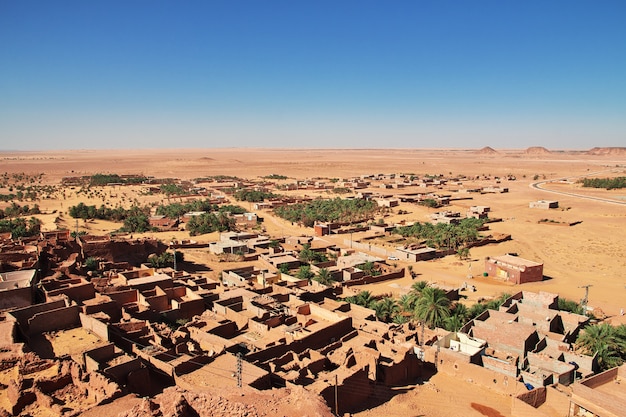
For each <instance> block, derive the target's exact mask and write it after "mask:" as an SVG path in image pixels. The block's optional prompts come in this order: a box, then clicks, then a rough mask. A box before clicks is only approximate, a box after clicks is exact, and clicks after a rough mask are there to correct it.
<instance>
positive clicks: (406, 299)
mask: <svg viewBox="0 0 626 417" xmlns="http://www.w3.org/2000/svg"><path fill="white" fill-rule="evenodd" d="M418 299H419V296H418V295H417V294H416V293H414V292H410V293H408V294H403V295H402V296H400V299H399V300H398V304H400V308H402V310H403V311H406V312H410V313H413V311H414V310H415V303H417V300H418Z"/></svg>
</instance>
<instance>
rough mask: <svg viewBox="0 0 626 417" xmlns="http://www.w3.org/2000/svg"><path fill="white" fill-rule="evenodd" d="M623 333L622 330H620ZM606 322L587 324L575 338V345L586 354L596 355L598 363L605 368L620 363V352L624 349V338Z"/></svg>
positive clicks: (621, 361)
mask: <svg viewBox="0 0 626 417" xmlns="http://www.w3.org/2000/svg"><path fill="white" fill-rule="evenodd" d="M622 333H623V332H622ZM620 336H621V335H620V331H619V330H618V329H617V328H615V327H613V326H611V325H610V324H608V323H603V324H597V325H591V326H587V327H586V328H585V329H584V330H583V331H582V332H581V333H580V334H579V335H578V339H576V345H577V346H578V347H579V348H581V349H582V350H583V351H584V352H585V353H587V354H588V355H593V354H596V355H597V359H598V365H599V366H600V368H601V369H603V370H606V369H609V368H613V367H615V366H619V365H621V364H622V363H623V362H624V360H623V359H622V357H621V356H620V352H624V351H626V339H624V338H622V337H620Z"/></svg>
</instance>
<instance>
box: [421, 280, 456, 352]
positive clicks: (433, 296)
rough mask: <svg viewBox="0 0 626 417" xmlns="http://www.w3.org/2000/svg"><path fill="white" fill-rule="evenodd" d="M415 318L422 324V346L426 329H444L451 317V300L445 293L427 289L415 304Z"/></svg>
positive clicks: (432, 288)
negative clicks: (447, 319) (444, 324)
mask: <svg viewBox="0 0 626 417" xmlns="http://www.w3.org/2000/svg"><path fill="white" fill-rule="evenodd" d="M415 316H416V317H417V319H419V320H420V321H421V323H422V337H421V341H420V342H421V344H422V345H423V343H424V328H425V326H428V327H429V328H434V327H442V326H443V322H444V320H445V319H446V318H448V317H450V300H449V299H448V297H447V296H446V293H445V291H443V290H441V289H439V288H434V287H426V288H424V290H423V291H422V295H421V297H420V298H419V300H417V303H416V304H415Z"/></svg>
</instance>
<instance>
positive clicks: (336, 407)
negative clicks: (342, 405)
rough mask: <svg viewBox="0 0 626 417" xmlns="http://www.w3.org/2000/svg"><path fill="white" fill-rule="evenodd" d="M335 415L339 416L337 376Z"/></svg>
mask: <svg viewBox="0 0 626 417" xmlns="http://www.w3.org/2000/svg"><path fill="white" fill-rule="evenodd" d="M335 415H336V416H338V415H339V396H338V395H337V374H335Z"/></svg>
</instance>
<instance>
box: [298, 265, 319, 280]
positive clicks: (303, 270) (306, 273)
mask: <svg viewBox="0 0 626 417" xmlns="http://www.w3.org/2000/svg"><path fill="white" fill-rule="evenodd" d="M314 276H315V274H314V273H313V272H311V267H310V266H309V265H302V266H300V269H298V273H297V274H296V277H298V278H300V279H308V280H310V279H311V278H313V277H314Z"/></svg>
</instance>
